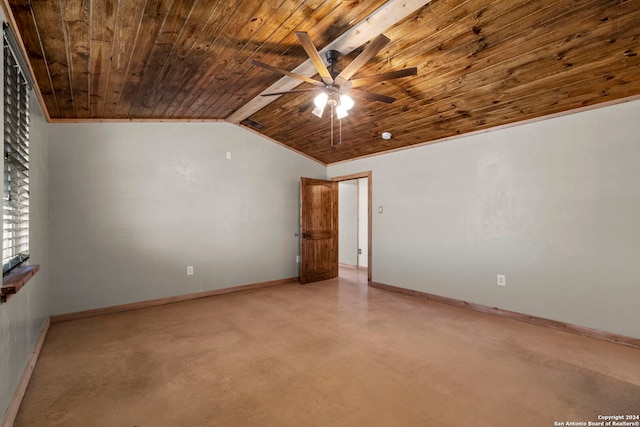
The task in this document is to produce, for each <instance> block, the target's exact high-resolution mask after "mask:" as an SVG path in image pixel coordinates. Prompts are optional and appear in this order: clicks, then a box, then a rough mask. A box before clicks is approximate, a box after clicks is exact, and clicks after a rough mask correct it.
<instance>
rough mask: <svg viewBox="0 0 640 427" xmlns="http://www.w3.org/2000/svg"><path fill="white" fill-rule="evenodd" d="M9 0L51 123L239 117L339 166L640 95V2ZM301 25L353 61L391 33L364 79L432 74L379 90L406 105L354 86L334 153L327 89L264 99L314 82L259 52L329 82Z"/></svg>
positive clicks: (319, 43)
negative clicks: (306, 45) (318, 109)
mask: <svg viewBox="0 0 640 427" xmlns="http://www.w3.org/2000/svg"><path fill="white" fill-rule="evenodd" d="M2 1H3V2H4V4H3V7H4V8H5V13H6V14H9V15H12V20H13V26H15V27H17V31H18V33H19V35H20V37H21V39H22V41H23V44H24V47H25V49H26V51H27V54H28V59H29V63H30V64H31V68H32V70H33V74H34V76H35V79H36V81H37V89H38V90H39V97H40V99H41V101H42V104H43V107H44V108H45V110H46V111H45V114H46V115H47V117H48V119H49V120H50V121H52V122H59V121H104V120H227V121H231V122H234V123H242V124H243V125H244V126H247V127H249V128H251V129H253V130H254V131H257V132H259V133H261V134H262V135H264V136H266V137H268V138H270V139H273V140H275V141H277V142H279V143H281V144H283V145H286V146H288V147H290V148H292V149H294V150H297V151H299V152H301V153H303V154H305V155H307V156H309V157H312V158H314V159H316V160H318V161H320V162H322V163H325V164H330V163H334V162H338V161H343V160H348V159H353V158H357V157H361V156H365V155H370V154H374V153H379V152H384V151H389V150H394V149H399V148H404V147H407V146H411V145H415V144H423V143H428V142H433V141H437V140H440V139H442V138H447V137H452V136H456V135H461V134H465V133H469V132H474V131H478V130H483V129H488V128H491V127H495V126H502V125H507V124H511V123H515V122H519V121H522V120H528V119H535V118H540V117H544V116H548V115H552V114H558V113H563V112H567V111H571V110H575V109H579V108H585V107H590V106H594V105H597V104H601V103H610V102H616V101H623V100H626V99H635V98H637V97H639V96H640V57H639V56H638V53H640V0H544V1H531V0H432V1H430V2H429V1H425V0H422V1H413V0H404V1H397V0H390V1H383V0H367V1H364V0H363V1H357V0H351V1H338V0H298V1H293V0H243V1H237V0H233V1H230V0H60V1H47V0H2ZM9 12H10V13H9ZM297 31H306V32H308V34H309V36H310V38H311V40H312V41H313V43H314V44H315V46H316V47H317V48H318V50H320V53H321V56H322V57H323V58H324V55H323V53H324V50H327V49H329V48H333V49H337V50H339V51H340V52H341V53H342V54H343V58H342V59H341V61H340V62H339V63H338V69H340V68H343V67H344V66H346V65H347V64H349V62H350V61H351V60H353V58H355V57H356V56H357V55H358V54H359V53H360V52H361V51H362V50H363V49H364V48H365V47H366V45H367V42H368V41H369V40H371V39H373V38H375V36H377V35H378V34H384V35H386V36H387V37H389V38H390V39H391V42H390V43H389V44H388V45H386V46H385V47H384V48H383V49H382V50H380V51H379V52H378V54H377V55H375V57H374V58H373V59H372V60H370V61H369V62H368V63H367V64H366V65H365V66H363V67H362V68H360V70H359V71H358V72H357V74H356V75H355V76H354V77H356V78H357V77H363V76H369V75H374V74H379V73H384V72H388V71H392V70H399V69H404V68H406V67H417V69H418V72H417V75H416V76H410V77H405V78H402V79H396V80H390V81H385V82H378V83H372V84H371V85H367V87H366V88H365V89H366V90H369V91H371V92H375V93H379V94H382V95H386V96H390V97H394V98H396V101H395V102H394V103H392V104H386V103H381V102H374V101H370V100H367V99H365V98H362V97H357V96H354V99H355V101H356V105H355V107H354V108H353V109H352V110H351V111H350V114H349V116H348V117H346V118H345V119H343V120H342V123H341V125H340V123H339V122H336V124H335V132H336V134H335V139H336V144H335V145H334V147H331V144H330V119H329V117H328V114H325V115H324V117H323V118H318V117H316V116H314V115H313V114H312V113H311V109H309V108H306V107H308V105H309V103H310V101H311V99H312V97H313V96H314V92H298V93H294V94H287V95H283V96H280V97H262V96H260V94H261V93H265V92H272V91H279V90H289V89H293V88H297V89H300V88H306V87H310V85H309V83H303V82H301V81H299V80H296V79H292V78H291V77H284V76H282V75H280V74H277V73H272V72H269V71H267V70H265V69H263V68H260V67H256V66H253V65H252V64H251V61H252V60H257V61H261V62H263V63H266V64H270V65H273V66H276V67H279V68H281V69H285V70H288V71H291V70H294V69H295V70H296V73H298V74H302V75H305V76H308V77H312V78H314V79H318V80H319V77H318V76H317V75H316V71H315V69H314V68H313V66H312V65H311V64H310V62H309V60H308V56H307V54H306V53H305V51H304V49H303V47H302V46H301V44H300V41H299V40H298V38H297V37H296V34H295V33H296V32H297ZM300 83H301V84H300ZM340 131H341V137H340V133H339V132H340ZM383 131H387V132H390V133H391V134H392V135H393V136H392V138H391V139H389V140H383V139H381V138H380V135H381V133H382V132H383ZM340 141H341V142H342V143H340V144H337V142H340Z"/></svg>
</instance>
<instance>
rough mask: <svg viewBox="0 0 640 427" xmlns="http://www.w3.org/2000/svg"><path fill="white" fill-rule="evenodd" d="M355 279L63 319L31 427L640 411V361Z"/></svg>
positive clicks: (637, 354)
mask: <svg viewBox="0 0 640 427" xmlns="http://www.w3.org/2000/svg"><path fill="white" fill-rule="evenodd" d="M354 272H355V270H350V271H349V270H347V271H346V273H347V277H344V278H341V279H334V280H329V281H326V282H321V283H316V284H311V285H304V286H301V285H297V284H292V285H283V286H277V287H272V288H266V289H261V290H257V291H250V292H244V293H236V294H229V295H223V296H216V297H211V298H206V299H201V300H195V301H189V302H183V303H177V304H172V305H168V306H162V307H155V308H150V309H143V310H138V311H132V312H127V313H120V314H115V315H109V316H101V317H95V318H91V319H84V320H78V321H72V322H66V323H59V324H54V325H52V326H51V329H50V330H49V334H48V336H47V339H46V341H45V344H44V347H43V350H42V354H41V356H40V360H39V362H38V365H37V367H36V369H35V372H34V375H33V377H32V379H31V383H30V385H29V388H28V390H27V394H26V396H25V398H24V401H23V404H22V406H21V408H20V412H19V414H18V418H17V420H16V423H15V426H16V427H23V426H38V427H43V426H83V427H87V426H92V427H99V426H109V427H113V426H118V427H120V426H126V427H131V426H137V427H143V426H153V427H161V426H171V427H175V426H189V427H194V426H419V425H420V426H473V427H479V426H492V427H494V426H517V427H526V426H532V427H533V426H535V427H541V426H554V425H560V424H554V422H567V421H585V422H587V421H598V415H600V414H602V415H618V414H638V413H640V350H637V349H633V348H629V347H625V346H622V345H616V344H612V343H608V342H604V341H598V340H595V339H591V338H584V337H581V336H578V335H573V334H569V333H566V332H560V331H556V330H552V329H546V328H543V327H539V326H534V325H530V324H526V323H522V322H517V321H512V320H507V319H503V318H500V317H496V316H492V315H488V314H483V313H478V312H473V311H469V310H464V309H460V308H456V307H451V306H447V305H442V304H438V303H433V302H427V301H424V300H421V299H418V298H414V297H409V296H405V295H400V294H396V293H391V292H387V291H383V290H379V289H372V288H368V287H367V286H366V284H362V283H361V282H359V281H358V280H366V276H365V273H364V272H361V273H360V274H354ZM365 283H366V282H365Z"/></svg>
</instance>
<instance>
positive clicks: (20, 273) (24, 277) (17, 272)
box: [0, 264, 40, 302]
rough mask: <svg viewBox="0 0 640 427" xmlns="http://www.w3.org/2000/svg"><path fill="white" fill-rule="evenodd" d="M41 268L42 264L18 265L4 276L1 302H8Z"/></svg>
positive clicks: (0, 296)
mask: <svg viewBox="0 0 640 427" xmlns="http://www.w3.org/2000/svg"><path fill="white" fill-rule="evenodd" d="M38 270H40V265H38V264H34V265H27V266H24V267H16V268H14V269H13V270H12V271H11V273H9V274H7V275H6V276H4V277H3V278H2V287H1V288H0V302H7V301H8V300H9V298H11V296H12V295H14V294H16V293H17V292H18V291H19V290H20V289H22V287H23V286H24V285H26V284H27V282H28V281H29V279H31V278H32V277H33V276H34V275H35V274H36V273H37V272H38Z"/></svg>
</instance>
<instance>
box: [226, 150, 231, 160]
mask: <svg viewBox="0 0 640 427" xmlns="http://www.w3.org/2000/svg"><path fill="white" fill-rule="evenodd" d="M227 160H231V151H227Z"/></svg>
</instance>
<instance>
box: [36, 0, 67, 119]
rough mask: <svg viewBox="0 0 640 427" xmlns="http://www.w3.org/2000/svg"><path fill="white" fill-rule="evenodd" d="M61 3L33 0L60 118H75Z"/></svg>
mask: <svg viewBox="0 0 640 427" xmlns="http://www.w3.org/2000/svg"><path fill="white" fill-rule="evenodd" d="M59 6H60V5H59V3H58V2H55V1H53V2H51V1H45V0H33V1H31V7H32V9H33V16H34V17H35V21H36V23H37V25H38V31H39V34H40V40H41V42H42V46H43V47H44V51H45V52H46V61H47V67H48V70H49V77H50V79H51V82H52V85H53V87H54V88H55V89H54V92H55V97H56V100H57V106H58V109H59V111H60V116H61V117H74V116H75V111H74V104H73V96H72V92H71V70H70V68H69V62H68V57H67V46H66V41H65V36H64V29H63V22H62V15H61V10H60V7H59Z"/></svg>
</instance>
